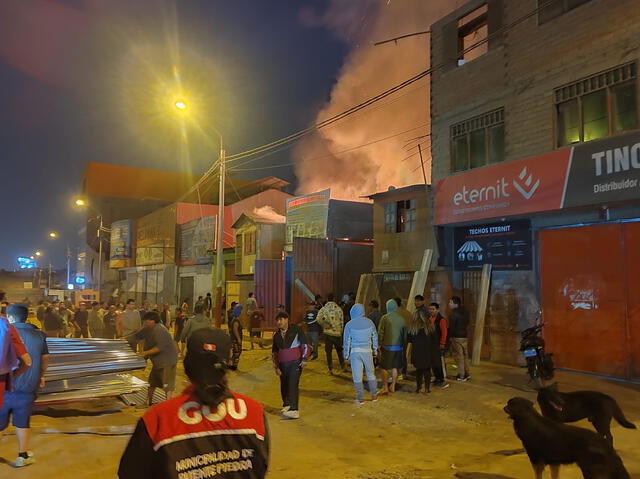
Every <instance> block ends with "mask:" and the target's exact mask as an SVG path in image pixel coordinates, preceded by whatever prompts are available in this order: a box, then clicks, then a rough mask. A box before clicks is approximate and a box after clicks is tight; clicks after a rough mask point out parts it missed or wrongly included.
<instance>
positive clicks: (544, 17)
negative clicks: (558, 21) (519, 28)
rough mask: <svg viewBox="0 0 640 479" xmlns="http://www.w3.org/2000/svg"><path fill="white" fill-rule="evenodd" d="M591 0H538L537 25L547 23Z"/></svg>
mask: <svg viewBox="0 0 640 479" xmlns="http://www.w3.org/2000/svg"><path fill="white" fill-rule="evenodd" d="M590 1H591V0H538V25H542V24H543V23H547V22H548V21H551V20H553V19H554V18H556V17H559V16H560V15H563V14H565V13H566V12H568V11H569V10H573V9H574V8H576V7H579V6H580V5H582V4H584V3H587V2H590Z"/></svg>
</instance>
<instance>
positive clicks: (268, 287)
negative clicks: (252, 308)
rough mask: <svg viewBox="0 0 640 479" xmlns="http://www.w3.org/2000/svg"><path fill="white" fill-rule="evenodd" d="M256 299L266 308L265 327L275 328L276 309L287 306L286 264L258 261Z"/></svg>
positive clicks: (256, 265)
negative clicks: (280, 305)
mask: <svg viewBox="0 0 640 479" xmlns="http://www.w3.org/2000/svg"><path fill="white" fill-rule="evenodd" d="M253 278H254V283H255V297H256V300H257V301H258V304H259V305H261V306H264V315H265V319H266V324H265V327H275V325H276V321H275V316H276V307H277V305H278V304H285V264H284V261H282V260H256V263H255V274H254V276H253Z"/></svg>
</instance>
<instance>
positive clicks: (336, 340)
mask: <svg viewBox="0 0 640 479" xmlns="http://www.w3.org/2000/svg"><path fill="white" fill-rule="evenodd" d="M333 348H335V349H336V354H337V355H338V362H340V367H341V368H342V369H344V357H343V356H342V338H341V337H340V336H329V335H328V334H325V335H324V352H325V353H327V366H328V367H329V371H333V354H332V349H333Z"/></svg>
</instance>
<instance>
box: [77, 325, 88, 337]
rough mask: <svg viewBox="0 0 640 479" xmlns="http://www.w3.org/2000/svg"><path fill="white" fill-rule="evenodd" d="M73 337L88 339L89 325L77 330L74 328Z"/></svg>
mask: <svg viewBox="0 0 640 479" xmlns="http://www.w3.org/2000/svg"><path fill="white" fill-rule="evenodd" d="M73 336H74V337H76V338H79V337H80V336H82V337H83V338H88V337H89V325H86V326H80V329H79V330H78V329H77V328H76V331H75V334H74V335H73Z"/></svg>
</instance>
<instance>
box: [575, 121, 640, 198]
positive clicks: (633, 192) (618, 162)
mask: <svg viewBox="0 0 640 479" xmlns="http://www.w3.org/2000/svg"><path fill="white" fill-rule="evenodd" d="M639 185H640V133H634V134H631V135H625V136H622V137H614V138H607V139H604V140H599V141H592V142H589V143H585V144H583V145H580V146H579V147H575V148H574V151H573V155H572V157H571V164H570V167H569V181H568V182H567V192H566V196H565V200H564V205H563V206H564V207H565V208H568V207H573V206H586V205H593V204H600V203H610V202H615V201H625V200H633V199H638V198H640V186H639Z"/></svg>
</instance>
